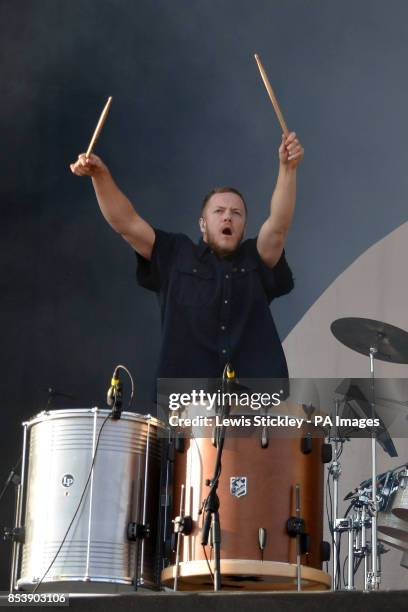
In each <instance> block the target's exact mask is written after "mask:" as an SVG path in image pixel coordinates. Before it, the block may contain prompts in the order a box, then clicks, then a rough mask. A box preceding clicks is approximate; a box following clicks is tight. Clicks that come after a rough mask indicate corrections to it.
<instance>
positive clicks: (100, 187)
mask: <svg viewBox="0 0 408 612" xmlns="http://www.w3.org/2000/svg"><path fill="white" fill-rule="evenodd" d="M92 184H93V186H94V189H95V194H96V198H97V200H98V204H99V208H100V209H101V212H102V214H103V216H104V217H105V219H106V221H107V222H108V223H109V225H110V226H111V227H112V228H113V229H114V230H115V231H116V232H118V233H119V234H124V233H125V232H126V231H127V229H128V227H129V225H130V224H131V223H134V222H135V220H136V218H137V217H138V216H139V215H138V214H137V212H136V211H135V209H134V208H133V206H132V204H131V203H130V201H129V200H128V198H127V197H126V196H125V195H124V194H123V193H122V192H121V190H120V189H119V187H118V186H117V185H116V183H115V181H114V180H113V177H112V175H111V174H110V172H109V171H108V170H104V171H103V172H101V173H98V174H97V175H95V176H93V177H92Z"/></svg>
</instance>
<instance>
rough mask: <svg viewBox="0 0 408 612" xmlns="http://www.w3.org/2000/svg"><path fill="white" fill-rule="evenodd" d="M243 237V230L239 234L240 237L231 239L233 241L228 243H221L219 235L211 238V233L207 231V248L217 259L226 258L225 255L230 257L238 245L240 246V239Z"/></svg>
mask: <svg viewBox="0 0 408 612" xmlns="http://www.w3.org/2000/svg"><path fill="white" fill-rule="evenodd" d="M243 237H244V230H243V231H242V232H241V235H240V236H237V237H235V236H234V237H233V239H231V240H228V241H223V240H222V238H220V236H219V234H218V235H216V236H213V234H212V233H211V232H208V231H207V236H206V238H207V240H206V242H207V244H208V246H209V247H210V248H211V249H212V250H213V251H214V252H215V253H217V255H218V256H219V257H226V256H227V255H231V253H233V252H234V251H236V250H237V248H238V247H239V245H240V244H241V241H242V238H243Z"/></svg>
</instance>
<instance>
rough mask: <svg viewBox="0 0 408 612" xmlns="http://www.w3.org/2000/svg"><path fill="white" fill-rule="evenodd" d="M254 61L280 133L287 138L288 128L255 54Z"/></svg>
mask: <svg viewBox="0 0 408 612" xmlns="http://www.w3.org/2000/svg"><path fill="white" fill-rule="evenodd" d="M255 60H256V63H257V64H258V68H259V72H260V73H261V77H262V80H263V82H264V85H265V87H266V91H267V92H268V95H269V97H270V99H271V102H272V106H273V108H274V109H275V113H276V116H277V118H278V121H279V123H280V126H281V128H282V131H283V133H284V135H285V136H288V134H289V130H288V126H287V125H286V123H285V119H284V118H283V115H282V111H281V109H280V108H279V104H278V101H277V99H276V96H275V94H274V93H273V89H272V86H271V84H270V82H269V79H268V76H267V74H266V72H265V70H264V67H263V66H262V64H261V60H260V59H259V56H258V55H257V53H255Z"/></svg>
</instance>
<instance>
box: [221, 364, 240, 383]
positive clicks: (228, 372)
mask: <svg viewBox="0 0 408 612" xmlns="http://www.w3.org/2000/svg"><path fill="white" fill-rule="evenodd" d="M236 378H237V375H236V373H235V370H234V368H233V367H232V365H231V364H230V363H227V365H226V368H225V372H224V380H226V382H232V381H233V380H236ZM237 382H238V381H237Z"/></svg>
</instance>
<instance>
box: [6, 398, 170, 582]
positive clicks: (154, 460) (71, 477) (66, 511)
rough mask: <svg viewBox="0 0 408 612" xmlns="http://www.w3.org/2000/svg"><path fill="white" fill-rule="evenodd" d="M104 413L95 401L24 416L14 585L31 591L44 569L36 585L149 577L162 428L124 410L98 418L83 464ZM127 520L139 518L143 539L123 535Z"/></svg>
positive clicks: (154, 556)
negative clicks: (23, 478)
mask: <svg viewBox="0 0 408 612" xmlns="http://www.w3.org/2000/svg"><path fill="white" fill-rule="evenodd" d="M108 414H109V411H108V410H99V409H97V408H91V409H76V410H53V411H49V412H44V413H41V414H39V415H37V416H36V417H35V418H33V419H32V420H31V421H29V422H28V423H25V424H24V425H25V426H26V427H27V429H28V433H29V444H28V460H27V463H28V474H27V486H26V491H25V492H23V495H24V502H23V503H24V511H23V521H22V523H23V526H24V530H25V541H24V544H23V545H22V547H21V548H22V555H21V563H20V568H19V571H18V580H17V587H18V589H21V590H26V589H29V590H32V589H34V588H35V586H36V585H37V584H38V581H39V580H41V579H42V578H43V575H44V573H45V572H46V571H47V568H49V569H48V572H47V574H46V576H45V577H44V578H43V580H42V586H44V588H43V589H42V590H52V591H56V590H65V591H66V590H68V591H70V592H74V591H83V590H85V591H87V590H90V591H92V592H98V591H103V592H116V591H117V590H122V589H121V585H123V588H124V589H125V590H126V587H127V588H130V589H131V588H133V583H134V581H135V577H136V581H137V583H138V585H142V586H143V585H144V586H155V585H157V583H158V548H157V543H158V538H157V533H158V527H157V522H158V515H159V498H160V467H161V448H162V442H163V436H162V435H160V431H161V430H164V426H163V424H161V422H160V421H158V420H157V419H155V418H153V417H150V416H142V415H138V414H134V413H130V412H123V413H122V416H121V418H120V419H119V420H115V421H113V420H112V419H108V420H107V421H106V423H105V425H104V427H103V430H102V433H101V436H100V439H99V444H98V449H97V454H96V460H95V462H94V466H93V469H92V470H91V466H92V458H93V454H94V449H95V446H96V441H97V438H98V433H99V430H100V429H101V426H102V423H103V422H104V420H105V418H106V417H107V415H108ZM89 476H90V477H89ZM88 477H89V483H88V486H87V487H86V492H85V494H84V496H83V499H82V502H81V504H80V508H79V511H78V512H77V514H76V516H75V518H74V519H73V517H74V514H75V512H76V510H77V508H78V505H79V502H80V499H81V495H82V494H83V491H84V488H85V486H86V482H87V480H88ZM71 521H72V525H71V527H70V529H69V531H68V534H67V530H68V528H69V525H70V523H71ZM131 522H134V523H139V524H148V525H149V527H150V530H151V534H150V537H149V538H148V539H143V540H138V541H137V542H134V541H133V542H131V541H129V540H128V538H127V528H128V524H129V523H131ZM66 534H67V535H66ZM65 535H66V539H65V541H64V543H63V545H62V547H61V550H60V552H59V553H58V555H57V556H56V558H55V555H56V554H57V551H58V550H59V548H60V546H61V543H62V541H63V538H64V536H65ZM54 558H55V560H54V561H53V559H54ZM50 566H51V567H50ZM50 583H52V585H50Z"/></svg>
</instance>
